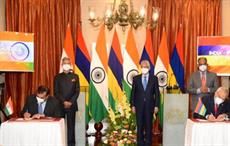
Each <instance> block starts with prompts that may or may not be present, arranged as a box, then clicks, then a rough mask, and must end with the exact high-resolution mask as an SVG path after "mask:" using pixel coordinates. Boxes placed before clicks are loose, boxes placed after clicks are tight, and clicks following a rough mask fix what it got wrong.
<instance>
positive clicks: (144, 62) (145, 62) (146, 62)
mask: <svg viewBox="0 0 230 146" xmlns="http://www.w3.org/2000/svg"><path fill="white" fill-rule="evenodd" d="M140 64H141V65H142V64H147V65H148V67H149V68H150V63H149V61H148V60H146V59H145V60H142V61H141V63H140Z"/></svg>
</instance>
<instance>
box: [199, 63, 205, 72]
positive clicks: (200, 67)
mask: <svg viewBox="0 0 230 146" xmlns="http://www.w3.org/2000/svg"><path fill="white" fill-rule="evenodd" d="M199 70H200V71H202V72H204V71H206V70H207V65H200V66H199Z"/></svg>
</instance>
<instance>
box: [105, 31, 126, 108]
mask: <svg viewBox="0 0 230 146" xmlns="http://www.w3.org/2000/svg"><path fill="white" fill-rule="evenodd" d="M122 64H123V58H122V54H121V48H120V43H119V40H118V36H117V31H116V29H115V31H114V35H113V41H112V46H111V50H110V53H109V68H108V81H109V84H108V86H109V103H110V107H111V108H112V109H113V110H115V108H116V103H117V102H119V100H120V99H119V98H121V97H122V95H123V92H122V80H123V68H122Z"/></svg>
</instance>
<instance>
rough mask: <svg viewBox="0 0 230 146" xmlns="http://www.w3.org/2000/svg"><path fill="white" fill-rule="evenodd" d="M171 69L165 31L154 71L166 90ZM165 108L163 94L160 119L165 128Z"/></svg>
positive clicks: (160, 84) (162, 95) (162, 94)
mask: <svg viewBox="0 0 230 146" xmlns="http://www.w3.org/2000/svg"><path fill="white" fill-rule="evenodd" d="M169 68H170V62H169V50H168V46H167V35H166V32H165V29H163V34H162V38H161V42H160V46H159V51H158V56H157V61H156V65H155V69H154V73H155V75H156V76H157V77H158V83H159V87H161V89H164V88H166V87H167V85H168V70H169ZM163 107H164V93H163V92H161V97H160V109H159V117H160V124H161V126H163V113H164V111H163Z"/></svg>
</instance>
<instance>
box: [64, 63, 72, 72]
mask: <svg viewBox="0 0 230 146" xmlns="http://www.w3.org/2000/svg"><path fill="white" fill-rule="evenodd" d="M62 68H63V70H64V71H69V70H70V69H71V66H70V64H63V65H62Z"/></svg>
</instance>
